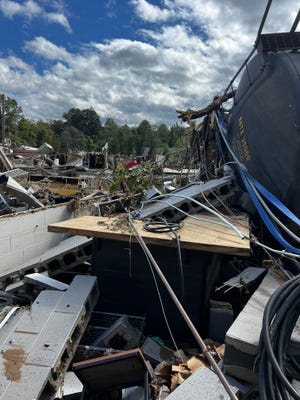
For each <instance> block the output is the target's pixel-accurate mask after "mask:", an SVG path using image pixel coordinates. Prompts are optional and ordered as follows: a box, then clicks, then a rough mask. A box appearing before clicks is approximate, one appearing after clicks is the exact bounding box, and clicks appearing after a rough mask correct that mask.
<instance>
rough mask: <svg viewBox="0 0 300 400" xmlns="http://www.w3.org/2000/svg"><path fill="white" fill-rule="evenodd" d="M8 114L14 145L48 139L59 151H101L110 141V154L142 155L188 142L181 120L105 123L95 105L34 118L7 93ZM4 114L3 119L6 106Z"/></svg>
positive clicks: (7, 125) (163, 151)
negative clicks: (57, 115)
mask: <svg viewBox="0 0 300 400" xmlns="http://www.w3.org/2000/svg"><path fill="white" fill-rule="evenodd" d="M4 115H5V130H6V137H9V139H10V142H11V145H12V146H14V147H19V146H21V145H26V146H33V147H39V146H40V145H41V144H43V143H44V142H47V143H49V144H50V145H51V146H53V148H54V150H55V151H56V152H57V153H67V152H69V151H87V152H98V151H101V149H102V147H103V146H104V145H105V144H106V143H108V148H109V153H110V154H123V155H142V154H143V151H144V149H145V148H149V151H150V154H156V153H159V154H168V152H169V151H170V150H171V149H174V148H180V147H182V146H184V145H185V136H186V135H185V134H186V128H184V127H182V126H180V125H178V124H175V125H174V126H172V127H170V128H169V127H168V126H167V125H166V124H165V123H161V124H159V125H152V124H151V123H150V122H149V121H148V120H143V121H141V122H140V124H139V125H138V126H134V127H132V126H128V125H127V124H124V125H118V124H117V123H116V122H115V121H114V120H113V119H112V118H108V119H106V120H105V122H104V123H102V121H101V119H100V116H99V115H98V114H97V113H96V112H95V110H93V109H92V108H88V109H84V110H80V109H78V108H71V109H69V110H68V111H67V112H65V113H63V114H62V118H61V119H56V120H49V121H42V120H39V121H34V120H30V119H27V118H26V117H25V115H24V113H23V110H22V107H21V106H19V105H18V103H17V101H16V100H15V99H12V98H9V97H7V98H5V101H4ZM0 118H1V123H2V118H3V110H2V112H1V116H0Z"/></svg>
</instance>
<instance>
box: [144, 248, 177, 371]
mask: <svg viewBox="0 0 300 400" xmlns="http://www.w3.org/2000/svg"><path fill="white" fill-rule="evenodd" d="M144 254H145V257H146V260H147V262H148V265H149V268H150V271H151V274H152V277H153V280H154V285H155V288H156V292H157V296H158V300H159V303H160V307H161V310H162V314H163V317H164V320H165V323H166V326H167V329H168V332H169V335H170V338H171V341H172V343H173V346H174V347H175V349H176V351H177V353H178V354H179V356H180V357H181V355H180V352H179V348H178V346H177V343H176V340H175V338H174V335H173V332H172V329H171V327H170V324H169V320H168V318H167V314H166V310H165V306H164V303H163V300H162V297H161V293H160V290H159V287H158V283H157V279H156V276H155V273H154V269H153V267H152V264H151V261H150V259H149V257H148V255H147V254H146V253H145V252H144ZM181 361H182V362H183V363H184V360H183V358H182V357H181Z"/></svg>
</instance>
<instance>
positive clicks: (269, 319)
mask: <svg viewBox="0 0 300 400" xmlns="http://www.w3.org/2000/svg"><path fill="white" fill-rule="evenodd" d="M299 314H300V275H297V276H296V277H294V278H292V279H290V280H288V281H287V282H285V283H284V284H283V285H281V286H280V287H279V288H278V289H277V290H276V291H275V292H274V293H273V294H272V296H271V297H270V299H269V301H268V303H267V305H266V307H265V311H264V316H263V326H262V332H261V337H260V357H261V358H260V365H259V392H260V399H261V400H288V399H299V400H300V395H299V394H298V393H297V391H296V390H295V388H294V387H293V386H292V384H291V382H290V379H291V378H292V377H297V378H298V379H299V376H300V366H299V365H298V364H297V362H296V360H295V359H294V357H293V356H291V355H290V354H289V345H290V338H291V335H292V332H293V329H294V327H295V324H296V322H297V319H298V318H299Z"/></svg>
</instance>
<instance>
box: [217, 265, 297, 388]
mask: <svg viewBox="0 0 300 400" xmlns="http://www.w3.org/2000/svg"><path fill="white" fill-rule="evenodd" d="M282 283H283V280H282V279H281V278H279V277H278V276H277V275H275V274H274V273H273V272H272V271H269V272H268V273H267V275H266V276H265V278H264V279H263V281H262V283H261V284H260V286H259V287H258V289H257V290H256V291H255V292H254V294H253V295H252V296H251V298H250V300H249V301H248V303H247V304H246V306H245V307H244V309H243V310H242V311H241V313H240V314H239V315H238V317H237V318H236V320H235V321H234V323H233V324H232V325H231V327H230V328H229V330H228V331H227V333H226V338H225V343H226V348H225V354H224V360H223V366H224V369H225V371H226V372H227V373H229V374H231V375H233V376H235V377H237V378H239V379H243V380H245V381H246V382H251V383H257V381H258V362H257V357H258V352H259V339H260V334H261V328H262V320H263V314H264V310H265V306H266V304H267V302H268V300H269V298H270V297H271V295H272V294H273V293H274V292H275V290H276V289H277V288H278V287H279V286H280V285H281V284H282ZM298 324H299V322H298V323H297V325H296V328H297V327H298V329H295V330H294V333H293V335H292V344H291V348H298V349H299V348H300V329H299V327H300V325H298Z"/></svg>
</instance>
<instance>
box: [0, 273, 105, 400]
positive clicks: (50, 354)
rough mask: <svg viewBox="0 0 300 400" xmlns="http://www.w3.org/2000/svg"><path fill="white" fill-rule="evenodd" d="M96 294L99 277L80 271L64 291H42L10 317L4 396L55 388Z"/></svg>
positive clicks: (28, 396)
mask: <svg viewBox="0 0 300 400" xmlns="http://www.w3.org/2000/svg"><path fill="white" fill-rule="evenodd" d="M97 299H98V287H97V280H96V278H95V277H93V276H76V277H75V278H74V280H73V282H72V283H71V285H70V287H69V289H68V290H67V291H66V292H62V291H57V290H45V291H42V292H41V293H40V294H39V296H38V297H37V299H36V300H35V302H34V303H33V304H32V306H31V308H30V309H26V310H25V309H22V310H21V311H20V313H18V314H19V315H18V314H17V315H16V318H12V319H10V320H9V321H8V323H7V324H6V325H5V327H4V329H5V332H3V333H5V334H3V335H1V338H0V371H1V374H0V398H1V400H18V399H20V398H22V399H24V400H32V399H38V398H40V396H42V395H43V392H44V391H45V390H46V391H48V390H49V389H52V390H56V389H57V387H58V386H59V385H60V383H61V380H62V378H63V376H64V373H65V372H66V370H67V368H68V365H69V363H70V361H71V359H72V355H73V353H74V350H75V348H76V346H77V345H78V343H79V341H80V339H81V337H82V335H83V333H84V330H85V327H86V325H87V322H88V320H89V317H90V314H91V311H92V309H93V307H94V306H95V303H96V301H97ZM1 333H2V332H1Z"/></svg>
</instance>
